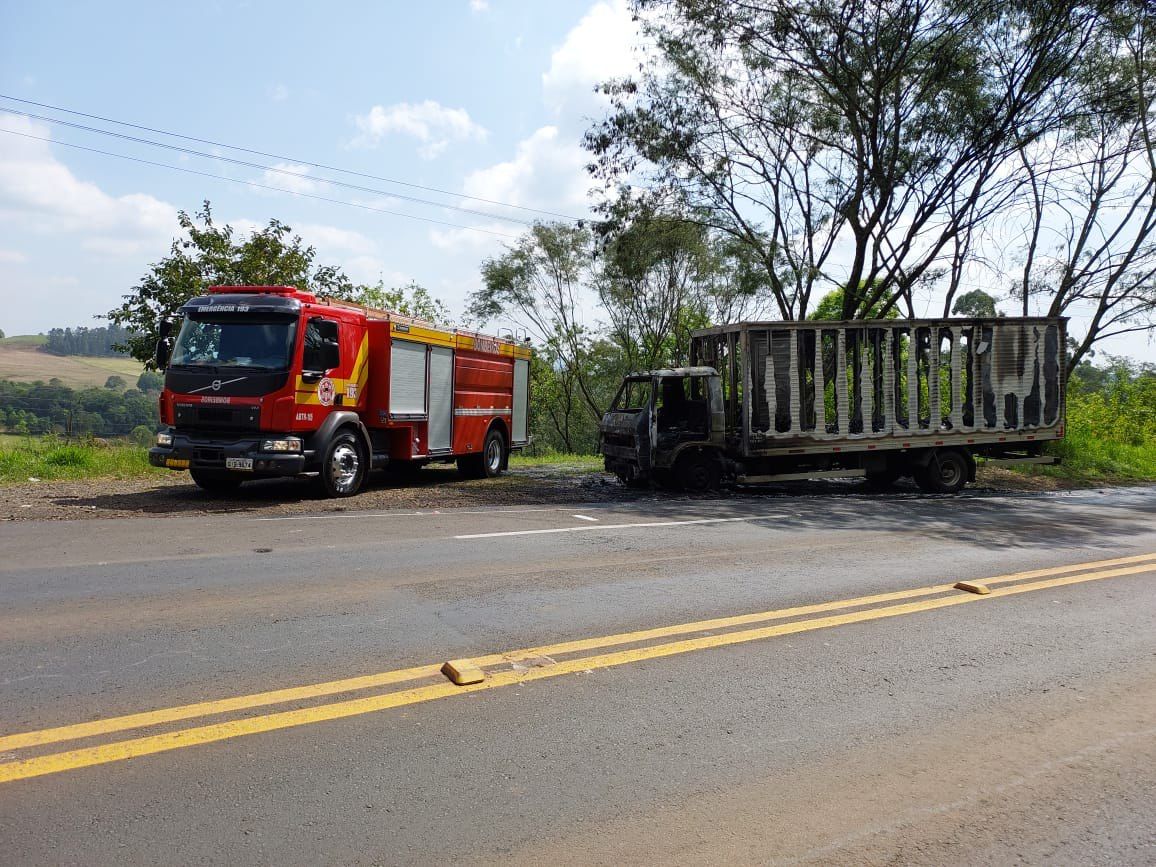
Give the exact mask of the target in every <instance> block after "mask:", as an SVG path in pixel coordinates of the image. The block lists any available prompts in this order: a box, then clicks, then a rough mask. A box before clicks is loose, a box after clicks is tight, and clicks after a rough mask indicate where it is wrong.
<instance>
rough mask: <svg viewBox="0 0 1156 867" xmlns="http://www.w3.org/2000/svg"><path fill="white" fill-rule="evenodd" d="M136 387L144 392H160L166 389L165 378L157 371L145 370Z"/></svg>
mask: <svg viewBox="0 0 1156 867" xmlns="http://www.w3.org/2000/svg"><path fill="white" fill-rule="evenodd" d="M136 387H137V390H138V391H142V392H147V391H160V390H161V389H163V388H164V387H165V378H164V377H163V376H161V375H160V374H159V373H157V372H156V371H155V370H145V371H143V372H142V373H141V375H140V376H138V377H137V380H136Z"/></svg>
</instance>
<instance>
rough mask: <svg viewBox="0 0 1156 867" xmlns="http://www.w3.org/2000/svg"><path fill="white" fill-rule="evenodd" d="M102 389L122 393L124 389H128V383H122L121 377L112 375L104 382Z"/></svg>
mask: <svg viewBox="0 0 1156 867" xmlns="http://www.w3.org/2000/svg"><path fill="white" fill-rule="evenodd" d="M104 387H105V388H108V389H111V390H113V391H124V390H125V389H126V388H128V383H127V382H125V381H124V377H123V376H117V375H116V374H113V375H112V376H110V377H109V378H108V379H106V380H105V381H104Z"/></svg>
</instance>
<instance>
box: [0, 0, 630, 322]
mask: <svg viewBox="0 0 1156 867" xmlns="http://www.w3.org/2000/svg"><path fill="white" fill-rule="evenodd" d="M633 42H634V25H633V24H632V22H631V19H630V14H629V12H628V11H627V9H626V7H625V4H624V3H622V2H618V0H607V2H596V3H591V2H589V0H586V2H573V0H551V2H549V3H543V2H532V0H492V2H485V0H444V2H436V3H402V2H389V3H381V2H379V3H343V4H285V3H276V4H274V3H268V2H259V0H258V2H247V3H242V4H236V5H234V4H225V3H212V2H210V3H202V4H194V5H192V6H190V5H188V4H182V5H174V4H160V3H117V4H87V3H68V2H59V3H43V4H42V3H36V4H31V3H17V2H10V0H0V94H4V95H5V96H8V97H17V98H19V99H23V100H30V101H33V102H39V103H44V104H49V105H52V106H57V107H61V108H66V109H71V110H73V111H79V112H84V113H87V114H91V115H100V116H102V117H105V118H110V119H113V120H119V121H127V122H130V123H135V124H140V125H144V126H148V127H152V128H155V129H158V130H164V131H166V132H175V133H180V134H183V135H187V136H195V137H198V138H202V139H208V140H211V141H214V142H219V143H222V144H228V145H239V146H242V147H246V148H251V149H254V150H260V151H265V152H267V153H270V154H274V155H277V156H279V157H286V159H270V158H267V157H256V156H251V155H244V154H237V153H235V152H232V151H225V150H221V149H219V148H214V147H212V146H208V145H202V144H196V143H189V142H187V141H181V140H178V139H173V138H165V137H163V136H158V135H155V134H153V133H146V132H141V131H139V130H132V129H127V128H124V127H117V126H115V125H112V124H108V123H101V122H94V121H91V120H86V119H85V118H81V117H76V116H69V115H67V114H64V113H61V112H59V111H53V110H47V109H42V108H38V107H36V106H30V105H27V104H22V103H18V102H15V101H13V100H10V99H0V108H8V109H16V110H19V111H24V112H29V113H32V114H39V115H41V116H46V117H47V116H51V117H57V118H64V119H67V120H70V121H72V122H75V123H81V124H85V125H89V126H100V127H102V128H106V129H112V130H116V131H119V132H121V133H124V134H128V135H135V136H138V137H142V138H151V139H154V140H162V141H166V142H169V143H172V144H178V145H181V146H185V147H189V148H192V149H196V150H201V151H206V152H211V153H218V154H227V155H229V156H232V157H238V158H241V159H245V160H248V161H251V162H254V163H259V164H261V166H263V167H266V168H261V167H248V166H238V165H231V164H227V163H222V162H219V161H215V160H212V159H207V158H203V157H197V156H193V155H190V154H187V153H180V152H175V151H171V150H165V149H158V148H156V147H152V146H148V145H143V144H139V143H134V142H131V141H127V140H125V139H117V138H113V137H108V136H104V135H99V134H94V133H92V132H88V131H85V130H80V129H76V128H69V127H67V126H63V125H58V124H54V123H47V122H45V121H43V120H35V119H30V118H28V117H24V116H20V115H16V114H11V113H6V112H0V295H3V297H4V304H3V307H2V308H0V329H3V330H4V331H5V332H6V333H7V334H21V333H35V332H39V331H44V330H47V329H48V328H52V327H57V326H62V325H97V324H100V323H98V322H96V321H94V320H93V319H92V317H93V316H96V315H99V314H102V313H104V312H106V311H108V310H109V309H110V308H112V307H114V306H115V305H116V304H117V302H118V300H119V298H120V296H121V295H123V294H124V293H126V292H127V291H129V289H130V288H131V287H132V286H133V285H134V284H135V283H136V282H137V280H138V279H139V278H140V277H141V276H142V275H143V274H144V273H145V272H146V270H147V267H148V265H149V263H151V262H154V261H157V260H158V259H160V258H162V257H164V256H165V255H166V254H167V252H168V248H169V245H170V243H171V241H172V239H173V238H174V236H175V235H176V234H177V232H178V227H177V222H176V213H177V211H178V210H179V209H182V210H186V211H190V212H191V211H194V210H196V209H197V208H198V207H199V206H200V203H201V202H202V200H204V199H209V200H211V202H212V207H213V213H214V218H215V220H216V221H218V222H228V223H230V224H231V225H233V226H235V227H238V228H240V229H242V230H249V229H251V228H253V227H255V226H259V225H263V224H264V223H266V222H267V221H268V220H269V219H270V218H274V217H275V218H277V219H280V220H282V221H283V222H286V223H288V224H289V225H290V226H292V227H293V229H294V230H295V231H296V232H297V233H299V234H300V235H301V236H302V237H303V239H304V240H305V241H306V242H308V243H310V244H313V245H314V246H315V247H316V248H317V253H318V257H317V260H318V262H320V263H325V264H330V263H332V264H336V265H338V266H339V267H341V268H342V269H343V270H344V271H345V272H346V273H347V274H348V275H349V276H350V277H351V278H352V279H353V280H354V281H357V282H366V283H375V282H377V281H378V280H379V279H380V280H382V281H383V282H384V283H385V285H386V286H387V287H389V286H397V285H403V284H404V283H407V282H409V281H411V280H413V281H416V282H418V283H420V284H422V285H424V286H425V287H427V288H428V289H429V290H430V292H431V293H432V294H433V295H435V296H436V297H439V298H441V299H442V300H444V301H446V302H447V303H448V304H449V305H450V307H451V310H452V311H454V312H455V313H460V312H461V311H462V310H464V306H465V299H466V297H467V296H468V294H469V293H470V292H472V291H473V290H475V289H476V288H478V286H479V265H480V264H481V262H482V261H483V260H484V259H485V258H486V257H488V256H493V255H496V254H498V253H500V252H501V251H502V245H503V244H504V243H512V242H513V241H514V240H515V239H516V238H517V236H518V235H519V233H520V232H521V231H524V230H525V225H524V221H527V220H531V219H535V218H541V217H542V216H543V215H541V214H538V213H534V212H531V211H525V210H517V209H512V208H508V207H496V206H493V205H490V204H487V203H486V202H480V201H475V200H471V199H467V198H464V197H466V196H472V197H476V198H477V199H488V200H492V201H496V202H503V203H508V204H511V205H519V206H523V207H525V208H537V209H542V210H545V211H550V212H553V213H556V214H562V215H566V216H571V217H582V216H587V215H588V208H589V204H590V200H589V199H588V197H587V189H588V187H589V180H588V178H587V176H586V173H585V171H584V165H585V163H586V162H587V158H586V156H585V154H584V152H583V151H582V149H581V144H580V142H581V137H582V134H583V133H584V132H585V130H586V129H587V128H588V127H589V125H590V123H591V119H592V118H595V117H597V116H600V114H601V112H602V104H601V103H600V97H597V96H596V95H595V94H594V93H593V88H594V85H595V84H596V83H597V82H598V81H600V80H603V79H605V78H608V77H612V76H616V75H621V74H625V73H626V72H628V71H630V69H632V68H633V66H634V61H633V60H632V56H633V49H632V45H633ZM13 133H18V134H19V135H14V134H13ZM69 145H81V146H83V147H87V148H95V149H99V150H103V151H110V152H113V153H116V154H120V155H122V156H130V157H135V158H137V159H143V160H149V161H152V162H156V163H164V164H166V165H168V166H173V167H176V168H180V169H185V170H187V171H186V172H185V173H182V172H178V171H174V170H172V169H171V168H163V167H158V166H154V165H147V164H143V163H140V162H133V161H129V160H125V159H122V158H117V157H112V156H108V155H105V154H98V153H94V152H92V151H85V150H81V149H78V148H75V147H70V146H69ZM302 161H308V162H314V163H324V164H327V165H330V166H335V167H339V168H344V169H349V170H351V171H356V172H363V173H366V174H371V175H377V176H381V177H386V178H391V179H396V180H400V181H404V182H407V183H409V184H417V185H422V186H427V187H435V188H438V189H440V190H444V191H446V193H448V195H446V194H438V193H430V192H426V191H422V190H419V189H415V188H412V187H406V186H401V185H397V184H388V183H385V182H382V181H376V180H369V179H365V178H356V177H349V176H340V175H333V174H332V173H326V174H329V175H331V176H334V177H344V179H345V180H346V181H348V182H350V183H354V184H357V185H361V186H365V187H368V188H371V189H369V190H351V189H348V188H341V187H333V186H329V185H326V184H323V183H320V182H318V181H317V180H314V179H313V178H316V176H317V175H318V174H320V172H319V170H317V169H314V168H310V167H309V166H308V165H305V163H304V162H302ZM269 169H272V171H270V170H269ZM196 171H200V172H207V173H210V174H214V175H222V176H225V177H226V178H229V179H232V180H225V179H217V178H208V177H204V176H201V175H195V174H191V173H188V172H196ZM238 181H241V182H246V183H248V184H250V185H252V184H260V185H263V186H266V187H278V188H281V189H282V190H288V191H296V192H299V193H307V194H310V195H314V196H322V197H325V198H329V199H340V200H342V201H346V202H353V203H356V204H357V205H360V206H362V207H350V206H348V205H343V204H337V203H331V202H325V201H319V200H318V199H315V198H307V197H303V196H295V195H292V193H291V192H274V191H272V190H269V189H260V188H257V187H255V186H247V185H246V183H237V182H238ZM401 196H411V197H418V198H425V199H431V200H433V201H435V202H436V205H435V206H428V205H423V204H421V203H417V202H413V201H407V200H404V199H402V198H400V197H401ZM447 205H449V206H458V207H465V208H469V209H471V210H473V211H475V212H476V213H465V212H462V211H459V210H451V209H448V208H447V207H445V206H447ZM373 209H377V210H373ZM382 211H393V212H399V213H400V214H403V215H408V216H397V215H394V214H389V213H382ZM500 216H506V217H513V218H514V219H515V220H518V221H523V222H509V221H504V220H502V219H500V218H499V217H500ZM417 218H426V221H423V220H421V219H417ZM429 221H434V222H429ZM437 221H441V222H442V223H450V224H457V225H458V226H467V227H471V228H458V227H457V226H455V225H440V224H439V223H438V222H437ZM478 229H481V230H483V231H478Z"/></svg>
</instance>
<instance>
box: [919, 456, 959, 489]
mask: <svg viewBox="0 0 1156 867" xmlns="http://www.w3.org/2000/svg"><path fill="white" fill-rule="evenodd" d="M967 477H968V465H967V456H966V455H964V453H963V452H961V451H958V450H957V449H945V450H943V451H934V452H932V453H931V460H929V461H928V462H927V463H926V464H925V465H924V466H922V467H916V469H915V483H916V484H917V485H919V489H920V490H921V491H924V492H925V493H928V494H958V493H959V492H960V491H962V490H963V487H964V485H966V484H967Z"/></svg>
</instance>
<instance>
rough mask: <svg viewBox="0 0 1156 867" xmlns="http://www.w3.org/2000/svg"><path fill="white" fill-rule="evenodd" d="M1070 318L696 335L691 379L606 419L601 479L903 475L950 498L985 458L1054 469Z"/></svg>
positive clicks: (790, 327) (641, 391)
mask: <svg viewBox="0 0 1156 867" xmlns="http://www.w3.org/2000/svg"><path fill="white" fill-rule="evenodd" d="M1066 324H1067V320H1066V319H1064V318H1062V317H1050V318H1010V317H1009V318H998V319H943V320H870V321H855V322H822V323H819V322H741V323H736V324H734V325H726V326H720V327H716V328H705V329H701V330H698V331H695V332H694V333H693V335H692V338H691V346H690V360H691V362H692V364H694V365H696V366H694V367H686V368H678V369H674V370H656V371H651V372H648V373H640V374H633V375H631V376H628V377H627V378H626V379H625V381H624V382H623V384H622V387H621V388H620V389H619V391H618V395H617V397H616V398H615V400H614V403H613V404H612V406H611V408H610V411H609V412H607V413H606V415H605V416H604V417H603V419H602V424H601V428H600V432H599V440H600V442H599V447H600V450H601V452H602V455H603V457H604V458H605V464H606V469H607V470H608V471H610V472H613V473H615V474H616V475H617V476H618V478H619V479H621V480H622V482H623V483H625V484H629V485H644V484H650V483H651V482H654V483H657V484H660V485H664V486H677V487H681V488H684V489H687V490H694V491H702V490H711V489H713V488H716V487H718V486H719V485H720V484H721V483H723V482H726V481H733V482H736V483H739V484H762V483H767V482H780V481H793V480H799V479H812V478H823V477H846V476H861V477H865V478H866V479H867V481H868V482H870V483H871V484H873V485H875V486H876V487H879V488H883V487H887V486H889V485H890V484H891V483H893V482H895V481H896V480H897V479H899V478H901V477H903V476H909V477H912V478H914V480H915V481H916V483H918V485H919V487H920V488H921V489H923V490H924V491H928V492H932V493H943V494H951V493H956V492H958V491H960V490H961V489H962V488H963V487H964V486H965V485H966V484H967V483H968V482H969V481H974V479H975V469H976V457H977V456H978V457H983V458H986V459H987V460H988V461H991V462H1002V463H1016V462H1019V463H1022V462H1030V463H1054V462H1055V459H1054V458H1052V457H1048V456H1046V455H1043V454H1041V451H1042V447H1043V445H1044V444H1045V443H1046V442H1047V441H1049V440H1056V439H1059V438H1060V437H1062V436H1063V435H1064V394H1063V387H1062V386H1063V374H1064V365H1065V359H1064V346H1065V329H1066Z"/></svg>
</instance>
